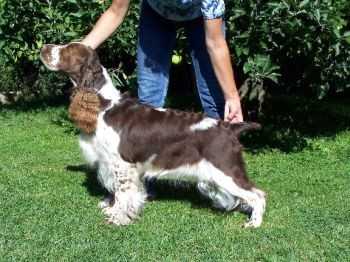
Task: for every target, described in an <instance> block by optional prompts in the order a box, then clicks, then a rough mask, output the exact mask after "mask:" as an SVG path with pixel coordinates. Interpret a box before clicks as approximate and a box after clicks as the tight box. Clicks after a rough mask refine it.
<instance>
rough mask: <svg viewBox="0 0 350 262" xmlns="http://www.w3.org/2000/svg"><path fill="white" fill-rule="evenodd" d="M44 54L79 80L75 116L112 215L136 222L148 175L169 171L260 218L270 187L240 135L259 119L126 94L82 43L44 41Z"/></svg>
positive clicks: (252, 220)
mask: <svg viewBox="0 0 350 262" xmlns="http://www.w3.org/2000/svg"><path fill="white" fill-rule="evenodd" d="M41 59H42V61H43V62H44V64H45V65H46V66H47V67H48V68H49V69H50V70H54V71H63V72H66V73H67V74H68V75H69V77H70V78H71V80H72V82H73V83H74V91H75V92H73V95H72V99H71V104H70V108H69V113H70V117H71V118H72V120H73V122H75V124H76V125H77V127H79V128H80V130H81V135H80V147H81V150H82V153H83V155H84V157H85V159H86V160H87V162H88V163H89V164H90V165H91V166H94V167H96V168H97V177H98V180H99V182H100V183H101V184H102V186H104V187H105V188H106V189H107V190H108V191H109V192H110V193H111V195H112V197H110V198H106V199H105V200H104V201H102V202H101V204H100V206H101V208H102V209H103V212H104V213H105V214H106V215H107V218H108V220H109V221H110V222H111V223H115V224H119V225H125V224H129V223H130V222H132V221H133V220H134V218H136V217H137V216H138V215H139V214H140V212H141V210H142V208H143V206H144V203H145V199H146V194H145V190H144V181H145V179H146V178H151V177H152V178H159V177H165V176H166V177H176V178H177V179H182V178H186V179H188V178H191V179H192V180H195V181H196V182H197V185H198V189H199V191H200V192H201V193H202V194H203V195H205V196H207V197H208V198H210V199H211V200H212V203H213V205H214V206H215V207H217V208H220V209H224V210H227V211H230V210H233V209H235V208H237V207H238V206H248V207H249V210H250V216H249V220H248V222H247V223H246V224H245V226H246V227H259V226H260V225H261V223H262V219H263V213H264V210H265V193H264V192H263V191H261V190H259V189H257V188H256V187H255V186H254V185H253V184H252V183H251V182H250V181H249V179H248V177H247V176H246V171H245V167H244V161H243V158H242V147H241V145H240V143H239V141H238V137H239V134H240V133H241V132H243V131H246V130H249V129H257V128H259V125H258V124H254V123H239V124H228V123H226V122H223V121H220V120H215V119H211V118H208V117H205V116H204V115H202V114H196V113H189V112H183V111H177V110H170V109H166V110H164V109H155V108H152V107H149V106H146V105H142V104H140V103H138V102H137V100H135V99H133V98H130V97H128V96H123V95H121V94H120V92H119V91H118V90H117V89H116V88H115V87H114V86H113V84H112V81H111V78H110V77H109V75H108V73H107V71H106V69H105V68H104V67H103V66H102V65H101V64H100V62H99V59H98V56H97V54H96V52H95V51H94V50H92V49H91V48H89V47H86V46H85V45H82V44H80V43H71V44H68V45H45V46H44V47H43V49H42V50H41Z"/></svg>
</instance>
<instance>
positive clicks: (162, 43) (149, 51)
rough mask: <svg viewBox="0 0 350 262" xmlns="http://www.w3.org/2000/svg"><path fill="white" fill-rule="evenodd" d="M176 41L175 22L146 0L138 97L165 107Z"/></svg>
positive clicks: (138, 49) (141, 29) (138, 45)
mask: <svg viewBox="0 0 350 262" xmlns="http://www.w3.org/2000/svg"><path fill="white" fill-rule="evenodd" d="M175 41H176V28H175V25H174V23H172V22H171V21H169V20H167V19H165V18H163V17H161V16H160V15H159V14H157V13H156V12H155V11H154V10H153V9H152V8H151V7H150V6H149V5H148V3H147V1H145V0H144V1H143V3H142V10H141V16H140V25H139V36H138V44H137V81H138V97H139V101H140V102H141V103H144V104H148V105H151V106H153V107H163V105H164V101H165V97H166V94H167V90H168V83H169V70H170V65H171V55H172V50H173V48H174V45H175Z"/></svg>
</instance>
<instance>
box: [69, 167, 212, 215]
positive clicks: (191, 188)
mask: <svg viewBox="0 0 350 262" xmlns="http://www.w3.org/2000/svg"><path fill="white" fill-rule="evenodd" d="M66 170H67V171H70V172H78V173H83V174H85V176H86V179H85V181H84V182H83V184H82V186H84V187H85V188H86V190H87V191H88V193H89V194H90V195H91V196H98V197H103V196H107V195H108V192H107V191H106V190H105V189H104V188H103V187H102V186H101V185H100V184H99V182H98V180H97V175H96V171H95V170H92V169H91V168H89V167H88V166H87V165H76V166H74V165H69V166H67V167H66ZM146 187H147V192H152V197H150V198H149V199H148V200H149V201H158V200H160V201H161V200H175V201H176V200H177V201H189V202H190V203H191V205H192V207H193V208H208V209H211V208H212V207H211V203H210V201H209V200H208V199H207V198H205V197H203V196H202V195H201V194H200V193H199V191H198V190H197V187H196V184H195V183H193V182H190V183H189V182H183V181H174V180H165V179H159V180H152V181H147V183H146Z"/></svg>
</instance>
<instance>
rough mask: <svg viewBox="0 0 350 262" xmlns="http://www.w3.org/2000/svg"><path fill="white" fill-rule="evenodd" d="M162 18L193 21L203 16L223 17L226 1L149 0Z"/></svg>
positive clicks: (210, 17)
mask: <svg viewBox="0 0 350 262" xmlns="http://www.w3.org/2000/svg"><path fill="white" fill-rule="evenodd" d="M147 1H148V3H149V5H150V6H151V7H152V8H153V9H154V10H155V11H156V12H157V13H159V14H160V15H161V16H163V17H165V18H167V19H169V20H174V21H186V20H192V19H195V18H197V17H200V16H203V17H204V18H207V19H214V18H218V17H221V16H223V14H224V12H225V4H224V0H147Z"/></svg>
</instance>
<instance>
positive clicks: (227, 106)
mask: <svg viewBox="0 0 350 262" xmlns="http://www.w3.org/2000/svg"><path fill="white" fill-rule="evenodd" d="M229 113H230V107H229V104H228V103H225V113H224V121H229V119H228V115H229Z"/></svg>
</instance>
